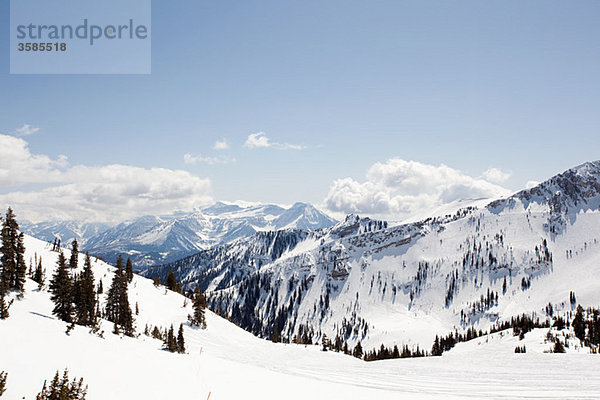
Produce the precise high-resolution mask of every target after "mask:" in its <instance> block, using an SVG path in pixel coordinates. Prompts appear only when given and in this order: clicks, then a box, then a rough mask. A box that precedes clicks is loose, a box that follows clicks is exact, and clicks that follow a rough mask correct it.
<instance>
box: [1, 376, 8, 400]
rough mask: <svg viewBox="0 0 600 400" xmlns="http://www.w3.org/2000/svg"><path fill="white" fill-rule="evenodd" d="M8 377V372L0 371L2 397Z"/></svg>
mask: <svg viewBox="0 0 600 400" xmlns="http://www.w3.org/2000/svg"><path fill="white" fill-rule="evenodd" d="M7 377H8V374H7V373H6V372H4V371H1V372H0V397H2V395H3V394H4V391H5V390H6V379H7Z"/></svg>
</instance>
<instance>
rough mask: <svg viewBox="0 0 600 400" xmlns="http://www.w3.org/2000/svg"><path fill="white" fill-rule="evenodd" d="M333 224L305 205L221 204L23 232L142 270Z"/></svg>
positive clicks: (31, 227) (31, 228) (30, 227)
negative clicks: (270, 234) (259, 236)
mask: <svg viewBox="0 0 600 400" xmlns="http://www.w3.org/2000/svg"><path fill="white" fill-rule="evenodd" d="M335 223H336V221H335V220H334V219H332V218H330V217H329V216H327V215H326V214H324V213H323V212H321V211H319V210H317V209H316V208H315V207H313V206H312V205H310V204H306V203H296V204H294V205H293V206H291V207H290V208H284V207H280V206H277V205H272V204H259V205H251V206H244V207H243V206H240V205H237V204H226V203H222V202H219V203H216V204H214V205H212V206H210V207H206V208H203V209H199V210H196V211H194V212H191V213H179V214H175V215H167V216H144V217H140V218H136V219H134V220H132V221H128V222H124V223H121V224H119V225H117V226H114V227H110V228H106V227H105V228H106V229H100V227H101V226H100V225H92V224H77V223H74V222H66V223H65V222H63V223H55V224H52V223H42V224H36V225H29V224H26V225H24V227H23V228H24V231H25V232H27V233H28V234H31V235H32V236H35V237H38V238H40V239H43V240H49V241H51V240H53V238H54V237H60V238H61V239H62V241H63V243H68V242H70V241H71V240H72V238H73V237H77V239H78V241H79V242H80V248H83V249H84V250H85V251H88V252H89V253H90V254H93V255H96V256H99V257H101V258H103V259H105V260H107V261H109V262H114V261H115V260H116V258H117V257H118V255H119V254H123V255H126V256H128V257H130V258H131V259H132V261H133V263H134V266H135V267H136V268H143V267H145V266H149V265H156V264H160V263H165V262H170V261H174V260H178V259H181V258H183V257H185V256H188V255H190V254H194V253H197V252H198V251H201V250H204V249H208V248H211V247H214V246H217V245H220V244H224V243H228V242H230V241H232V240H235V239H237V238H244V237H248V236H251V235H253V234H255V233H256V232H261V231H270V230H279V229H289V228H295V229H304V230H318V229H321V228H327V227H330V226H332V225H334V224H335ZM91 227H96V230H95V231H93V230H92V229H91ZM90 233H93V235H90Z"/></svg>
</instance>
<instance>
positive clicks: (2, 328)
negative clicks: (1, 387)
mask: <svg viewBox="0 0 600 400" xmlns="http://www.w3.org/2000/svg"><path fill="white" fill-rule="evenodd" d="M26 246H27V259H29V258H30V257H33V255H34V254H35V253H37V254H38V256H39V255H41V256H42V257H43V261H44V266H45V267H46V268H47V276H48V277H49V276H51V273H52V271H51V269H53V268H54V264H55V261H56V256H57V253H53V252H50V251H49V248H48V246H47V244H46V243H44V242H41V241H38V240H36V239H33V238H29V237H28V238H27V240H26ZM67 253H68V252H67ZM67 256H68V255H67ZM80 265H83V257H81V259H80ZM93 269H94V273H95V275H96V279H102V280H103V286H104V290H105V292H106V291H107V290H108V288H109V286H110V281H111V279H112V276H111V275H112V270H113V269H112V267H110V266H108V265H107V264H105V263H103V262H101V261H97V260H96V261H95V262H94V264H93ZM129 287H130V303H131V305H132V308H134V307H135V304H136V302H137V303H138V306H139V315H137V316H135V318H136V325H137V331H138V332H142V331H143V330H144V326H145V324H152V325H159V326H163V327H166V326H167V325H170V324H171V323H173V324H175V328H176V329H177V326H178V325H179V323H181V322H185V321H186V318H187V314H188V313H190V312H191V305H190V304H187V305H186V306H185V307H184V300H185V299H184V297H182V296H180V295H178V294H176V293H173V292H169V291H165V289H164V288H157V287H155V286H154V285H153V284H152V282H151V281H149V280H147V279H145V278H142V277H139V276H135V277H134V280H133V282H132V283H131V284H130V286H129ZM52 306H53V305H52V302H51V301H50V299H49V293H48V292H47V291H42V292H40V291H38V290H37V285H36V284H35V283H34V282H32V281H29V280H28V282H27V287H26V292H25V298H24V299H23V300H20V301H19V300H16V301H15V302H14V303H13V305H12V307H11V309H10V314H11V316H10V317H9V318H8V319H7V320H4V321H0V343H1V345H0V370H4V371H7V372H8V385H7V391H6V393H5V394H4V396H3V399H4V398H6V399H21V398H23V396H24V397H25V398H26V399H33V398H34V397H35V394H36V393H38V392H39V391H40V389H41V386H42V382H43V381H44V379H49V378H51V377H52V376H53V375H54V373H55V371H56V370H57V369H58V370H63V369H64V368H65V367H68V368H69V371H70V375H71V376H77V377H81V376H82V377H84V379H85V382H86V383H87V384H88V385H89V393H88V399H89V400H99V399H102V400H105V399H115V400H118V399H207V398H208V397H209V394H210V399H241V398H243V399H261V400H262V399H281V398H285V399H346V400H347V399H408V398H423V399H428V398H436V399H452V398H456V399H458V398H498V399H507V398H536V399H540V398H556V399H563V398H581V399H593V398H598V396H599V393H600V376H598V374H597V370H598V362H599V361H600V360H599V359H598V357H599V356H598V355H590V354H583V353H578V352H576V351H575V349H570V350H571V352H570V353H568V354H545V353H543V351H544V350H547V349H549V348H550V347H551V345H550V344H547V343H544V338H545V334H546V330H542V329H540V330H534V331H533V332H530V333H528V334H527V335H526V337H525V339H524V340H523V341H519V340H518V338H517V337H514V336H512V333H511V332H503V333H496V334H494V335H492V336H490V337H483V338H479V339H476V340H473V341H470V342H467V343H463V344H459V345H457V346H456V347H455V348H454V349H453V350H451V351H450V352H448V353H445V354H444V356H442V357H429V358H421V359H398V360H387V361H378V362H370V363H367V362H363V361H360V360H358V359H355V358H353V357H350V356H345V355H342V354H337V353H333V352H322V351H320V349H319V347H318V346H300V345H287V344H279V343H277V344H275V343H271V342H269V341H266V340H262V339H258V338H256V337H254V336H252V335H251V334H249V333H248V332H246V331H243V330H242V329H240V328H238V327H236V326H234V325H233V324H231V323H230V322H228V321H226V320H224V319H222V318H220V317H218V316H216V315H214V314H212V313H210V312H208V311H207V323H208V329H206V330H199V329H194V328H191V327H189V326H187V325H186V326H185V340H186V347H187V353H186V354H172V353H168V352H166V351H163V350H161V347H162V343H161V342H160V341H159V340H155V339H151V338H149V337H146V336H144V335H140V336H139V337H138V338H128V337H121V336H117V335H114V334H112V333H111V331H112V325H111V324H110V323H107V322H104V323H103V324H102V330H103V331H104V334H103V336H104V338H101V337H98V336H97V335H94V334H91V333H90V332H89V328H84V327H80V326H77V327H76V328H75V329H74V330H73V331H71V332H70V333H69V334H66V333H65V331H66V324H65V323H64V322H61V321H59V320H57V319H56V318H55V317H54V316H52ZM517 345H519V346H522V345H526V347H527V350H528V352H527V353H526V354H514V348H515V346H517Z"/></svg>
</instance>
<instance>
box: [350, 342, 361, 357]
mask: <svg viewBox="0 0 600 400" xmlns="http://www.w3.org/2000/svg"><path fill="white" fill-rule="evenodd" d="M352 355H353V356H354V357H356V358H362V356H363V348H362V346H361V344H360V340H359V341H358V343H356V346H354V350H353V351H352Z"/></svg>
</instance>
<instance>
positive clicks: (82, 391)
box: [36, 369, 88, 400]
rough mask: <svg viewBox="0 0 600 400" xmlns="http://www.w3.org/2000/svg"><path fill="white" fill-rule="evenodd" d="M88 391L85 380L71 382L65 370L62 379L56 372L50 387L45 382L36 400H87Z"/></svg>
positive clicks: (75, 379) (74, 379)
mask: <svg viewBox="0 0 600 400" xmlns="http://www.w3.org/2000/svg"><path fill="white" fill-rule="evenodd" d="M87 389H88V387H87V385H85V386H84V385H83V378H81V379H79V380H77V378H73V380H72V381H71V380H70V379H69V373H68V370H66V369H65V372H64V373H63V376H62V379H61V377H60V375H59V374H58V371H56V374H55V375H54V378H53V379H52V381H51V382H50V385H49V386H47V385H46V381H44V386H43V387H42V391H41V392H40V393H38V395H37V396H36V400H85V396H86V395H87Z"/></svg>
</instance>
